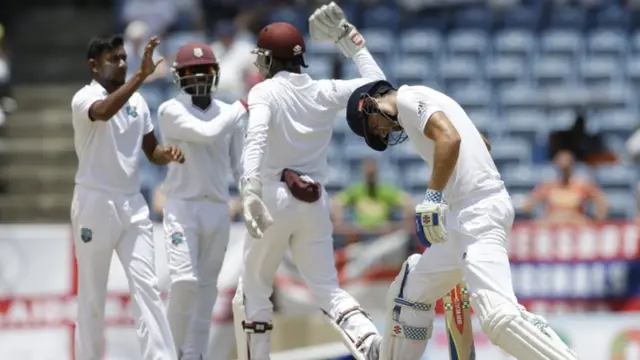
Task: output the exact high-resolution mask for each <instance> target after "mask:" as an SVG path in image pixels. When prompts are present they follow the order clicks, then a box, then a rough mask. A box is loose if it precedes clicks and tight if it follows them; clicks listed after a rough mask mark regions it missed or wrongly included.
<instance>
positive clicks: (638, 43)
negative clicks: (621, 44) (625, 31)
mask: <svg viewBox="0 0 640 360" xmlns="http://www.w3.org/2000/svg"><path fill="white" fill-rule="evenodd" d="M629 45H630V49H631V52H633V53H634V54H638V53H640V29H639V30H636V31H635V32H634V33H633V34H632V35H631V38H630V41H629Z"/></svg>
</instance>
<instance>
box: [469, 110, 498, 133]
mask: <svg viewBox="0 0 640 360" xmlns="http://www.w3.org/2000/svg"><path fill="white" fill-rule="evenodd" d="M465 112H466V113H467V115H468V116H469V119H471V121H472V122H473V125H475V126H476V128H477V129H478V131H480V133H481V134H485V135H487V136H488V137H490V136H491V135H492V134H493V133H494V132H495V130H494V129H495V128H496V127H498V126H500V122H499V118H498V116H497V115H496V114H495V113H494V112H492V111H491V110H486V109H485V110H473V109H470V110H468V109H466V108H465Z"/></svg>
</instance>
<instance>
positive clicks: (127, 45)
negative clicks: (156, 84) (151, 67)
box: [124, 20, 168, 82]
mask: <svg viewBox="0 0 640 360" xmlns="http://www.w3.org/2000/svg"><path fill="white" fill-rule="evenodd" d="M151 36H152V35H151V32H150V28H149V25H147V23H145V22H144V21H141V20H136V21H132V22H131V23H129V25H127V28H126V30H125V32H124V50H125V52H126V53H127V62H128V63H129V64H134V65H137V64H139V63H140V61H142V55H143V54H144V49H145V46H146V45H147V42H148V41H149V39H150V38H151ZM156 51H157V49H156ZM153 56H154V61H156V62H157V61H158V60H160V58H161V56H160V55H159V54H158V53H156V54H154V55H153ZM136 71H138V67H137V66H129V67H128V68H127V78H129V77H131V76H133V75H134V74H135V72H136ZM167 72H168V66H167V64H166V63H165V62H164V61H163V62H161V63H160V64H159V65H158V67H157V68H156V71H155V72H154V73H153V74H152V75H151V76H149V77H148V78H147V79H146V80H145V82H153V81H156V80H159V79H163V78H164V77H165V76H167Z"/></svg>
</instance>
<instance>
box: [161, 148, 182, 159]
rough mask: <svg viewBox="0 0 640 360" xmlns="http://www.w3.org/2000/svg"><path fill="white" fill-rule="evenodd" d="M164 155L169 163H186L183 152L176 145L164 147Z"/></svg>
mask: <svg viewBox="0 0 640 360" xmlns="http://www.w3.org/2000/svg"><path fill="white" fill-rule="evenodd" d="M162 155H163V156H164V157H165V159H167V160H168V162H177V163H180V164H182V163H184V154H183V153H182V150H181V149H180V148H179V147H177V146H175V145H167V146H163V147H162Z"/></svg>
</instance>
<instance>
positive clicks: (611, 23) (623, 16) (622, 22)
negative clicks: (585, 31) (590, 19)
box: [596, 5, 631, 31]
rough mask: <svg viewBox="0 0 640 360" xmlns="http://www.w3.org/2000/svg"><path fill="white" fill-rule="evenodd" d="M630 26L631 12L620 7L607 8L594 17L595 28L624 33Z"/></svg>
mask: <svg viewBox="0 0 640 360" xmlns="http://www.w3.org/2000/svg"><path fill="white" fill-rule="evenodd" d="M630 24H631V12H630V11H629V10H627V9H623V8H622V7H620V6H616V5H613V6H607V7H606V8H604V9H603V10H600V11H599V12H598V14H597V15H596V27H598V28H607V29H619V30H623V31H626V30H627V29H628V28H629V26H630Z"/></svg>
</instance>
